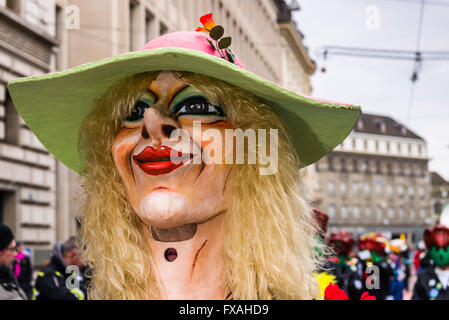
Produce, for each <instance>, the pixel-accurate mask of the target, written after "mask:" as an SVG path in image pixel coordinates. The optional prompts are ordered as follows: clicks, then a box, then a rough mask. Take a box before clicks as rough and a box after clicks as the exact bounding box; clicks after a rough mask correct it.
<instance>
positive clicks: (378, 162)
mask: <svg viewBox="0 0 449 320" xmlns="http://www.w3.org/2000/svg"><path fill="white" fill-rule="evenodd" d="M376 173H377V174H382V171H381V170H380V161H379V160H377V161H376Z"/></svg>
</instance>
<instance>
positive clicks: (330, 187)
mask: <svg viewBox="0 0 449 320" xmlns="http://www.w3.org/2000/svg"><path fill="white" fill-rule="evenodd" d="M327 192H328V193H329V194H330V195H333V194H334V193H335V183H334V182H333V181H328V182H327Z"/></svg>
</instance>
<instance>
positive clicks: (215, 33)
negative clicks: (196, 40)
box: [209, 26, 224, 40]
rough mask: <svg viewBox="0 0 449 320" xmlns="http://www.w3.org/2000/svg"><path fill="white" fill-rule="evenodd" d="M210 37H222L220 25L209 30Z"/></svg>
mask: <svg viewBox="0 0 449 320" xmlns="http://www.w3.org/2000/svg"><path fill="white" fill-rule="evenodd" d="M209 34H210V37H211V38H212V39H214V40H218V39H220V38H221V37H223V34H224V29H223V27H222V26H215V27H213V28H212V29H211V30H210V33H209Z"/></svg>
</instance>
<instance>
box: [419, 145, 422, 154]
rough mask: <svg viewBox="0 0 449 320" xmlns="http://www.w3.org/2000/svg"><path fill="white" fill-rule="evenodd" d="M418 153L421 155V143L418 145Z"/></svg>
mask: <svg viewBox="0 0 449 320" xmlns="http://www.w3.org/2000/svg"><path fill="white" fill-rule="evenodd" d="M418 154H419V156H422V145H418Z"/></svg>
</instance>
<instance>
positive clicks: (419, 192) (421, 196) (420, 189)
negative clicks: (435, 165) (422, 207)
mask: <svg viewBox="0 0 449 320" xmlns="http://www.w3.org/2000/svg"><path fill="white" fill-rule="evenodd" d="M418 194H419V197H420V198H421V199H423V198H424V187H422V186H421V187H419V188H418Z"/></svg>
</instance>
